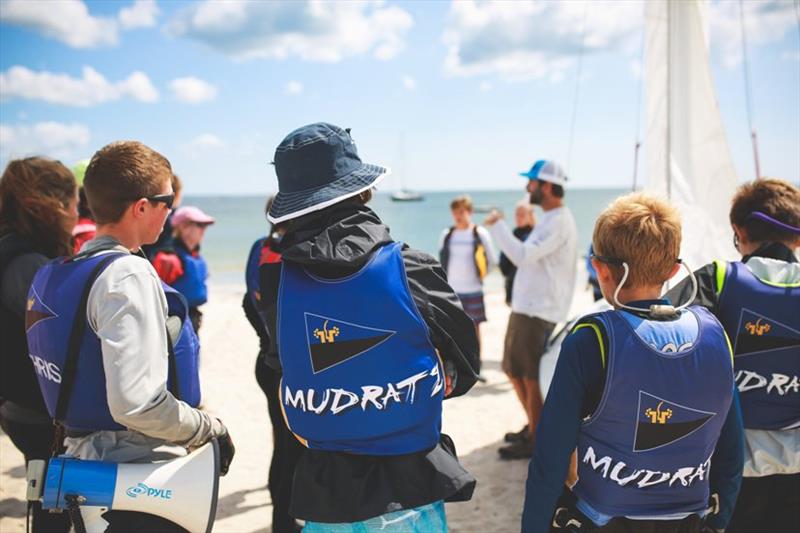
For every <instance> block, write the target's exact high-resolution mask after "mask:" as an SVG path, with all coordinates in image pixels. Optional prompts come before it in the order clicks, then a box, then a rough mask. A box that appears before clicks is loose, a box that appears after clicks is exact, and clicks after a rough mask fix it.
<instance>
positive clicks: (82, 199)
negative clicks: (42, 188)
mask: <svg viewBox="0 0 800 533" xmlns="http://www.w3.org/2000/svg"><path fill="white" fill-rule="evenodd" d="M88 164H89V160H88V159H86V160H84V161H80V162H79V163H77V164H76V165H75V166H74V167H72V174H73V175H74V176H75V181H76V182H77V184H78V223H77V224H76V225H75V228H73V230H72V245H73V253H76V254H77V253H78V251H79V250H80V249H81V246H83V244H84V243H85V242H87V241H90V240H92V239H94V234H95V232H96V231H97V226H96V225H95V223H94V219H93V218H92V212H91V211H90V210H89V203H88V202H87V201H86V193H85V192H84V190H83V176H84V174H86V166H87V165H88Z"/></svg>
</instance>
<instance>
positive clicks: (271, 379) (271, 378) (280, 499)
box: [242, 197, 304, 533]
mask: <svg viewBox="0 0 800 533" xmlns="http://www.w3.org/2000/svg"><path fill="white" fill-rule="evenodd" d="M272 200H273V197H270V199H269V200H268V201H267V205H266V209H265V214H266V213H268V212H269V208H270V206H271V205H272ZM285 230H286V228H285V227H283V226H282V225H280V224H278V225H273V226H272V227H270V230H269V234H268V235H266V236H265V237H261V238H259V239H256V242H254V243H253V246H252V247H251V248H250V254H249V255H248V257H247V266H246V268H245V282H246V285H247V292H246V293H245V295H244V299H243V300H242V308H243V309H244V314H245V316H246V317H247V320H248V321H249V322H250V325H251V326H253V329H254V330H255V331H256V334H257V335H258V340H259V350H258V357H256V365H255V375H256V381H257V382H258V386H259V387H261V390H262V391H263V392H264V395H265V396H266V397H267V410H268V412H269V421H270V424H271V426H272V459H271V460H270V464H269V481H268V483H267V486H268V488H269V494H270V498H271V499H272V531H274V532H275V533H286V532H295V531H300V529H301V527H300V525H299V524H298V523H297V521H296V520H295V519H294V518H292V517H291V516H290V515H289V502H290V499H291V493H292V479H293V477H294V468H295V465H296V464H297V461H298V459H299V458H300V454H301V453H302V452H303V449H304V448H303V445H302V444H300V441H298V440H297V439H296V438H295V437H294V435H292V433H291V432H290V431H289V428H287V427H286V421H285V420H284V418H283V411H282V409H281V400H280V392H279V390H278V389H279V387H280V380H281V372H280V368H273V367H272V366H270V365H269V364H268V363H267V353H268V352H269V333H268V332H267V330H266V326H265V323H266V317H265V313H264V312H263V310H262V308H261V307H260V304H261V300H262V294H261V282H260V279H259V270H260V269H261V267H262V266H263V265H267V264H269V265H280V262H281V254H280V253H279V252H277V251H276V250H277V248H278V246H279V245H280V242H281V239H282V238H283V233H284V231H285ZM264 297H266V298H271V297H274V295H265V296H264Z"/></svg>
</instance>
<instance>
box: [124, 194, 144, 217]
mask: <svg viewBox="0 0 800 533" xmlns="http://www.w3.org/2000/svg"><path fill="white" fill-rule="evenodd" d="M148 201H149V200H147V198H139V199H138V200H136V201H135V202H133V203H132V204H131V206H130V207H129V208H128V209H130V210H131V212H132V213H133V216H134V218H140V217H143V216H144V214H145V205H146V204H147V202H148Z"/></svg>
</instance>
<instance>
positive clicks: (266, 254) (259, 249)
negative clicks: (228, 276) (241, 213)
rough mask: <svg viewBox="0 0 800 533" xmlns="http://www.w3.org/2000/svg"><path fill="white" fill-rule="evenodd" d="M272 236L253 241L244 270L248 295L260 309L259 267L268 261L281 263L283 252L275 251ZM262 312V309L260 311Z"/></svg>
mask: <svg viewBox="0 0 800 533" xmlns="http://www.w3.org/2000/svg"><path fill="white" fill-rule="evenodd" d="M271 242H272V239H271V238H270V237H262V238H260V239H258V240H256V242H254V243H253V246H252V247H251V248H250V254H249V255H248V256H247V266H246V267H245V271H244V278H245V283H246V284H247V297H248V298H250V302H251V303H252V304H253V306H254V307H255V308H256V309H260V307H259V305H258V302H259V301H260V300H261V279H260V274H259V269H260V268H261V265H265V264H267V263H280V261H281V254H279V253H278V252H276V251H274V250H273V249H272V245H271ZM259 312H260V311H259Z"/></svg>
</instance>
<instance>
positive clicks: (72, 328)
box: [25, 141, 235, 532]
mask: <svg viewBox="0 0 800 533" xmlns="http://www.w3.org/2000/svg"><path fill="white" fill-rule="evenodd" d="M171 176H172V169H171V167H170V164H169V161H167V159H166V158H165V157H164V156H162V155H161V154H159V153H158V152H156V151H155V150H152V149H151V148H149V147H147V146H145V145H143V144H141V143H139V142H135V141H121V142H115V143H111V144H109V145H107V146H105V147H103V148H101V149H100V150H98V151H97V152H96V153H95V154H94V156H93V157H92V159H91V162H90V163H89V166H88V167H87V169H86V179H85V180H84V187H85V188H86V197H87V198H88V200H89V206H90V208H91V210H92V213H93V214H94V216H95V220H96V222H97V236H96V238H95V239H93V240H91V241H89V242H87V243H86V244H85V245H84V247H83V249H82V250H81V252H80V253H79V254H78V255H76V256H75V257H72V258H69V259H67V260H64V259H58V260H55V261H51V262H49V263H47V264H46V265H44V266H42V267H41V268H40V269H39V271H38V272H37V274H36V276H34V279H33V282H32V284H31V290H30V291H29V292H28V306H27V312H26V317H25V318H26V326H27V339H28V348H29V350H30V354H31V357H32V358H36V360H37V361H38V362H39V364H38V365H37V378H38V381H39V387H40V389H41V390H42V395H43V396H44V400H45V404H46V405H47V408H48V413H49V414H50V416H51V417H52V418H53V419H54V421H55V422H57V423H58V424H59V427H61V428H63V429H64V435H65V438H64V439H63V446H64V449H65V451H66V453H67V454H68V455H70V456H73V457H76V458H78V459H87V460H99V461H106V462H143V463H149V462H154V461H156V460H159V459H165V458H174V457H179V456H183V455H185V454H186V450H187V449H191V448H195V447H198V446H201V445H203V444H204V443H206V442H208V441H210V440H211V439H213V438H216V439H217V441H218V443H219V451H220V456H219V457H220V464H219V466H220V472H221V473H222V474H223V475H224V474H225V473H227V471H228V467H229V465H230V462H231V460H232V459H233V455H234V451H235V450H234V446H233V442H232V441H231V439H230V435H229V434H228V431H227V429H226V428H225V426H224V424H223V423H222V421H220V420H219V419H217V418H214V417H211V416H209V415H208V414H207V413H205V412H203V411H201V410H199V409H196V408H195V407H194V406H196V405H198V404H199V402H200V383H199V372H198V370H199V369H198V361H197V352H198V343H197V337H196V336H195V335H194V332H193V331H192V329H191V325H190V323H189V320H188V316H187V310H186V307H185V305H184V302H183V301H182V299H181V298H179V297H178V295H177V293H175V291H174V289H171V288H169V287H167V286H165V285H163V284H162V282H161V281H160V280H159V279H158V276H157V275H156V272H155V270H154V269H153V267H152V265H151V264H150V263H149V262H148V261H147V260H146V259H145V258H144V257H143V256H141V255H140V254H139V252H140V248H141V245H142V244H143V243H149V242H155V240H156V238H157V237H158V234H159V233H160V232H161V228H162V226H163V224H164V221H165V220H166V218H167V215H168V214H169V210H170V206H171V204H172V200H173V199H174V196H173V193H172V185H171V179H170V178H171ZM173 313H175V314H173ZM74 332H78V333H81V332H82V337H75V338H77V339H78V340H79V342H77V343H73V342H69V341H70V338H73V337H74ZM170 347H172V349H170ZM170 352H172V354H170ZM73 369H74V370H73ZM67 394H68V395H69V396H66V395H67ZM58 444H59V445H60V444H61V443H60V442H59V443H58ZM199 482H202V480H199ZM81 514H82V515H83V519H84V520H85V521H86V523H87V529H88V530H89V531H97V530H99V529H94V528H95V527H97V526H103V525H104V524H105V523H108V524H110V527H109V528H108V529H107V531H159V532H170V531H183V529H182V528H179V527H178V526H177V525H176V524H174V523H172V522H169V521H168V520H165V519H163V518H161V517H158V516H154V515H151V514H147V513H140V512H132V511H119V510H111V511H106V510H105V509H104V508H102V507H84V508H82V509H81ZM90 523H91V524H92V526H91V528H90V527H89V524H90Z"/></svg>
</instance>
